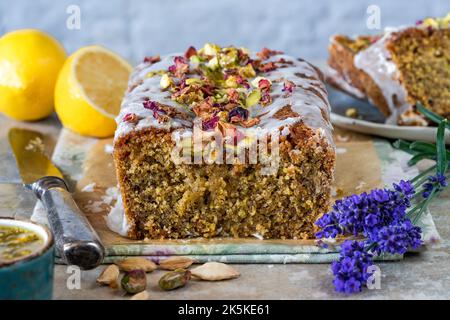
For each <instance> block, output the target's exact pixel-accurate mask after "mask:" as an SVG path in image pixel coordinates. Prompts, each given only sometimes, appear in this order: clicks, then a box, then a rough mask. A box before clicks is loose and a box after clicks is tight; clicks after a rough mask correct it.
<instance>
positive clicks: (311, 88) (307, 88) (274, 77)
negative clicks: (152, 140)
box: [115, 54, 334, 146]
mask: <svg viewBox="0 0 450 320" xmlns="http://www.w3.org/2000/svg"><path fill="white" fill-rule="evenodd" d="M179 55H181V54H171V55H167V56H164V57H162V58H161V61H160V62H157V63H155V64H150V63H141V64H139V65H138V66H137V67H136V69H135V71H134V72H133V73H132V75H131V78H130V81H129V90H128V92H127V93H126V95H125V98H124V100H123V102H122V105H121V111H120V114H119V116H118V117H117V118H116V121H117V130H116V133H115V141H116V140H117V138H118V137H121V136H123V135H126V134H127V133H129V132H131V131H132V130H141V129H144V128H148V127H154V128H158V129H163V130H168V131H173V132H174V134H177V135H179V134H183V133H184V132H186V131H187V132H190V131H192V125H193V120H194V118H195V114H194V113H193V112H192V111H190V110H188V108H187V107H185V106H182V105H180V104H178V103H177V102H175V101H173V100H172V99H171V98H170V92H165V91H162V90H161V87H160V80H161V75H154V76H152V77H147V74H148V73H149V72H156V71H159V70H167V69H168V68H169V66H170V65H172V64H173V59H174V57H175V56H179ZM253 57H254V58H256V56H253ZM280 58H284V59H285V60H286V61H291V62H292V65H287V66H286V67H282V68H278V69H276V70H274V71H271V72H267V73H264V74H263V76H264V77H265V78H267V79H269V80H271V81H272V90H271V93H270V94H271V96H272V98H273V103H272V104H270V105H268V106H265V107H263V106H261V105H260V104H257V105H254V106H253V107H250V108H249V109H248V110H249V113H250V118H253V117H256V116H259V117H260V120H261V121H260V123H259V124H258V125H256V126H254V127H251V128H244V127H241V126H237V128H238V129H239V131H241V132H243V133H244V134H245V132H246V130H255V129H261V131H262V132H265V133H270V132H273V130H279V129H280V128H286V127H288V126H290V125H292V124H295V123H297V122H299V121H303V123H304V124H306V125H307V126H309V127H310V128H312V129H315V130H316V132H317V133H318V136H319V137H320V136H321V135H324V136H325V137H326V139H327V140H328V142H329V145H330V146H334V145H333V140H332V133H331V132H332V125H331V122H330V120H329V114H330V105H329V102H328V99H327V91H326V88H325V84H324V83H323V82H322V80H320V76H319V74H318V71H317V70H316V69H315V68H314V67H313V66H312V65H310V64H309V63H307V62H305V61H303V60H301V59H295V58H293V57H290V56H287V55H275V56H273V57H271V58H269V59H268V60H266V61H265V62H267V61H277V60H279V59H280ZM248 80H249V82H251V81H252V80H253V79H248ZM284 80H290V81H292V82H294V83H295V84H296V87H295V88H294V90H293V93H292V94H290V95H286V93H285V92H283V91H282V89H283V81H284ZM148 99H150V100H154V101H157V102H159V103H161V104H164V105H168V106H171V107H173V108H175V109H176V110H177V111H180V112H182V113H184V114H186V115H188V116H189V119H192V120H182V119H179V118H171V119H170V120H169V121H168V122H166V123H159V122H158V120H157V119H155V118H154V117H153V112H152V111H151V110H148V109H145V108H144V107H143V102H144V101H145V100H148ZM288 104H289V105H290V106H291V109H292V111H293V112H295V113H297V114H298V116H296V117H290V118H286V119H284V120H280V119H276V118H273V115H274V114H275V113H276V112H277V111H279V110H280V109H281V108H283V107H284V106H286V105H288ZM129 113H134V114H136V115H137V116H138V117H139V118H141V119H140V120H139V121H138V122H137V123H130V122H126V121H123V117H124V116H125V115H126V114H129ZM287 134H289V131H288V130H282V131H281V135H287Z"/></svg>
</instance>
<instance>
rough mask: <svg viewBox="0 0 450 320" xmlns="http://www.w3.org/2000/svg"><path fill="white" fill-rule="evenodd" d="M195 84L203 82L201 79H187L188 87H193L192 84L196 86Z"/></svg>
mask: <svg viewBox="0 0 450 320" xmlns="http://www.w3.org/2000/svg"><path fill="white" fill-rule="evenodd" d="M194 83H202V80H201V79H199V78H189V79H186V84H187V85H188V86H189V85H191V84H194Z"/></svg>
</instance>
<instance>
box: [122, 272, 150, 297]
mask: <svg viewBox="0 0 450 320" xmlns="http://www.w3.org/2000/svg"><path fill="white" fill-rule="evenodd" d="M120 284H121V286H122V289H123V290H125V291H126V292H128V293H133V294H134V293H138V292H141V291H144V290H145V289H146V288H147V277H146V275H145V272H144V271H143V270H141V269H138V270H132V271H129V272H127V273H126V274H125V275H124V276H123V277H122V280H121V282H120Z"/></svg>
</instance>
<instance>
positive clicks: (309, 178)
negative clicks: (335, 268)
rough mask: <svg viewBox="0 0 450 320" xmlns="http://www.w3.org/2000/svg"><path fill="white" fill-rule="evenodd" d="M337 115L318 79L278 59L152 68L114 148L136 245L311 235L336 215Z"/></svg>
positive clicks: (167, 61) (205, 55)
mask: <svg viewBox="0 0 450 320" xmlns="http://www.w3.org/2000/svg"><path fill="white" fill-rule="evenodd" d="M329 113H330V106H329V103H328V100H327V92H326V88H325V85H324V82H323V79H322V76H321V73H320V71H319V70H318V69H317V68H315V67H314V66H312V65H311V64H309V63H307V62H306V61H304V60H302V59H296V58H293V57H290V56H287V55H284V54H282V53H281V52H278V51H272V50H269V49H263V50H262V51H261V52H258V53H256V54H252V53H250V52H248V51H247V50H246V49H244V48H235V47H224V48H220V47H218V46H217V45H213V44H206V45H205V46H204V47H203V48H202V49H200V50H198V51H197V50H196V49H195V48H193V47H191V48H189V49H188V50H187V51H186V53H185V54H175V55H167V56H164V57H161V58H160V57H159V56H155V57H147V58H145V60H144V61H143V62H142V63H141V64H140V65H139V66H137V68H136V70H135V71H134V72H133V74H132V76H131V79H130V82H129V88H128V91H127V93H126V95H125V98H124V100H123V103H122V107H121V112H120V115H119V116H118V118H117V123H118V128H117V131H116V135H115V139H114V159H115V165H116V172H117V177H118V181H119V185H120V192H121V195H122V199H123V205H124V210H125V216H126V220H127V221H126V222H127V224H128V232H127V233H128V236H129V237H132V238H135V239H144V238H149V239H162V238H190V237H207V238H209V237H216V236H221V237H258V238H282V239H306V238H311V237H313V235H314V222H315V221H316V219H317V218H318V217H319V216H320V215H322V214H323V213H324V212H326V211H327V210H328V208H329V205H330V187H331V183H332V180H333V171H334V166H335V148H334V145H333V141H332V135H331V130H332V126H331V124H330V120H329Z"/></svg>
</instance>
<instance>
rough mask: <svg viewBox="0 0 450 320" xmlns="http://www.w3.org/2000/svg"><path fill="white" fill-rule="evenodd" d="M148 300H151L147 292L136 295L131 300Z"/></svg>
mask: <svg viewBox="0 0 450 320" xmlns="http://www.w3.org/2000/svg"><path fill="white" fill-rule="evenodd" d="M148 299H150V295H149V294H148V291H146V290H144V291H141V292H139V293H136V294H135V295H133V296H132V297H131V298H130V300H148Z"/></svg>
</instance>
